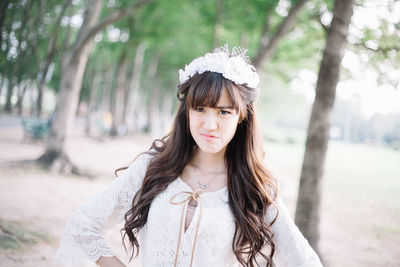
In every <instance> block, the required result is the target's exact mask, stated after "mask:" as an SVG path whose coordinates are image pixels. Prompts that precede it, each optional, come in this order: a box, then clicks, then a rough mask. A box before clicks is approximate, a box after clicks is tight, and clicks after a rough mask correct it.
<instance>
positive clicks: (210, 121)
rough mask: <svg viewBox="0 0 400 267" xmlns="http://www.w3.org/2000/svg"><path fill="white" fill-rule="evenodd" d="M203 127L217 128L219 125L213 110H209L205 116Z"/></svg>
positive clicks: (208, 128)
mask: <svg viewBox="0 0 400 267" xmlns="http://www.w3.org/2000/svg"><path fill="white" fill-rule="evenodd" d="M203 127H204V128H205V129H206V130H210V131H211V130H215V129H217V127H218V122H217V117H216V115H215V114H213V112H207V113H206V114H205V116H204V121H203Z"/></svg>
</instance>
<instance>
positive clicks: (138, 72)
mask: <svg viewBox="0 0 400 267" xmlns="http://www.w3.org/2000/svg"><path fill="white" fill-rule="evenodd" d="M145 50H146V44H145V43H144V42H142V43H140V44H139V45H138V47H137V48H136V54H135V61H134V64H133V72H132V75H131V80H130V83H129V85H128V88H127V89H128V90H129V95H128V104H127V107H126V114H125V116H127V118H124V121H125V125H126V127H127V132H129V131H130V130H132V128H134V127H133V125H134V120H135V116H134V112H135V106H136V104H137V99H138V97H139V89H140V78H141V77H142V70H143V59H144V52H145Z"/></svg>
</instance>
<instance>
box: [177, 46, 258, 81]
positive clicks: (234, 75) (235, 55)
mask: <svg viewBox="0 0 400 267" xmlns="http://www.w3.org/2000/svg"><path fill="white" fill-rule="evenodd" d="M246 53H247V49H245V48H240V47H237V46H235V47H233V48H232V52H230V51H229V48H228V45H227V44H225V45H224V46H222V47H218V48H216V49H214V51H213V52H212V53H207V54H205V55H204V56H201V57H198V58H196V59H194V60H193V61H192V62H190V64H189V65H186V66H185V69H184V70H182V69H180V70H179V85H181V84H183V83H185V82H186V81H187V80H189V79H190V78H191V77H193V76H194V75H195V74H196V73H198V74H202V73H203V72H206V71H211V72H217V73H221V74H222V76H224V77H225V78H226V79H228V80H231V81H232V82H234V83H236V84H240V85H247V86H249V87H251V88H257V87H258V85H259V83H260V77H259V76H258V74H257V72H256V69H255V68H254V67H253V66H252V65H251V64H250V60H249V57H248V56H246Z"/></svg>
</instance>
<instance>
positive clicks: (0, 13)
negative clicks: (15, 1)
mask: <svg viewBox="0 0 400 267" xmlns="http://www.w3.org/2000/svg"><path fill="white" fill-rule="evenodd" d="M2 2H3V3H2V4H1V6H0V33H3V23H4V19H5V18H6V14H7V8H8V4H9V3H10V0H4V1H2ZM2 38H3V34H0V44H2V43H3V39H2Z"/></svg>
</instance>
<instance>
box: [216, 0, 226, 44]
mask: <svg viewBox="0 0 400 267" xmlns="http://www.w3.org/2000/svg"><path fill="white" fill-rule="evenodd" d="M223 13H224V0H217V8H216V14H215V26H214V40H213V47H217V46H219V42H220V39H221V31H222V16H223Z"/></svg>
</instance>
